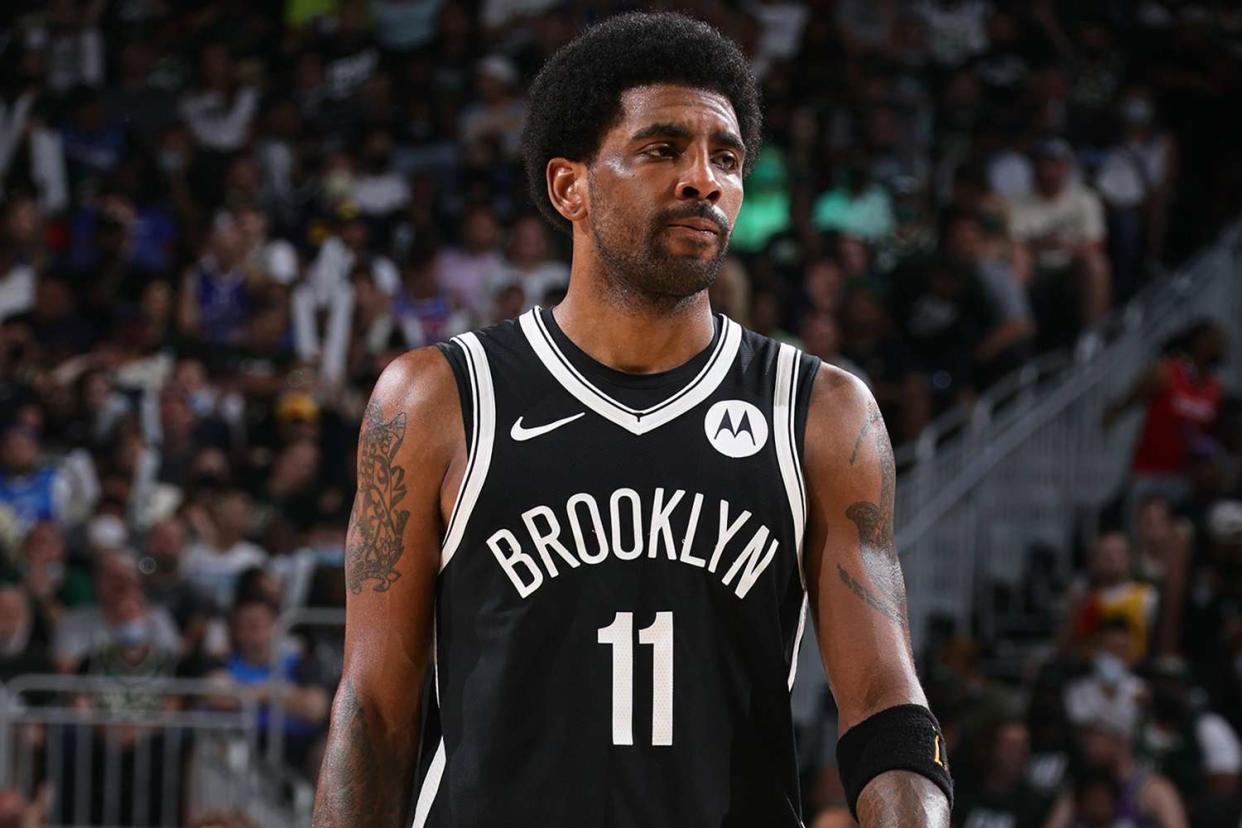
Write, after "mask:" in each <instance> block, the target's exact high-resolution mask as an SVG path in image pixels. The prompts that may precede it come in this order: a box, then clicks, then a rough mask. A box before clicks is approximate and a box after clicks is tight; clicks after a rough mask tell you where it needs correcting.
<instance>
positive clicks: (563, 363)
mask: <svg viewBox="0 0 1242 828" xmlns="http://www.w3.org/2000/svg"><path fill="white" fill-rule="evenodd" d="M721 319H722V320H723V321H722V325H723V328H722V330H721V332H720V336H719V337H718V338H717V341H716V347H715V348H714V349H713V350H712V353H711V356H710V357H709V358H708V360H707V364H705V365H704V366H703V369H702V370H701V371H699V373H698V375H697V376H695V378H694V379H692V380H690V382H689V383H687V384H686V385H685V386H684V387H683V388H682V389H681V390H679V391H677V392H676V393H675V394H673V395H672V396H670V397H667V398H666V399H664V400H663V401H661V402H658V403H656V404H655V405H653V406H650V407H648V408H644V409H635V408H630V407H629V406H626V405H623V404H622V403H620V402H618V401H617V400H615V399H613V398H612V397H610V396H609V395H608V394H606V393H604V392H603V391H602V390H600V389H599V388H598V387H597V386H595V385H593V384H592V383H591V382H590V381H589V380H588V379H587V378H586V377H584V376H583V375H582V373H581V372H580V371H579V370H578V369H577V368H575V367H574V366H573V363H571V362H570V361H569V359H568V358H567V357H566V356H565V354H564V352H562V351H561V349H560V346H558V345H557V344H556V340H555V339H553V338H552V335H551V333H549V332H548V330H547V326H546V325H545V324H544V322H543V319H542V317H541V316H540V308H539V307H535V308H532V309H531V310H529V311H527V312H526V313H524V314H522V317H521V320H520V322H521V325H522V333H523V334H525V335H526V339H527V341H528V342H530V346H531V348H533V349H534V351H535V355H536V356H537V357H539V361H540V362H542V363H543V365H544V367H545V368H547V369H548V372H549V373H550V374H552V377H553V378H554V379H555V380H556V381H557V382H558V383H560V384H561V386H562V387H564V389H565V390H566V391H568V392H569V393H570V394H572V395H573V396H574V397H575V398H576V399H577V400H578V402H580V403H582V404H583V405H585V406H586V407H587V408H588V409H590V410H591V411H594V412H595V413H596V414H598V415H600V416H601V417H603V418H604V419H606V420H609V421H610V422H613V423H615V424H616V425H619V426H621V428H624V429H625V430H626V431H628V432H630V433H631V434H636V435H643V434H646V433H647V432H649V431H653V430H655V429H657V428H659V427H660V426H662V425H664V424H665V423H668V422H671V421H672V420H675V419H677V418H678V417H680V416H681V415H682V414H685V413H686V412H687V411H689V410H691V409H692V408H694V407H695V406H696V405H698V404H699V403H701V402H703V400H705V399H707V398H708V397H709V396H710V395H711V393H712V392H713V391H715V390H716V389H717V388H718V387H719V386H720V383H721V382H723V381H724V378H725V376H726V375H727V374H728V373H729V369H730V368H731V367H732V366H733V360H734V359H735V358H736V357H737V352H738V348H739V346H740V345H741V342H742V327H741V326H740V325H738V324H737V323H736V322H734V321H733V320H731V319H729V318H728V317H721Z"/></svg>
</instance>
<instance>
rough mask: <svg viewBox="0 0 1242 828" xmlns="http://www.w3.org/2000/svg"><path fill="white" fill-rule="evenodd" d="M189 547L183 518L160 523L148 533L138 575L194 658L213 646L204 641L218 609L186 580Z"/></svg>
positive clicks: (184, 646) (146, 590)
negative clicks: (170, 619) (170, 618)
mask: <svg viewBox="0 0 1242 828" xmlns="http://www.w3.org/2000/svg"><path fill="white" fill-rule="evenodd" d="M187 546H188V540H187V530H186V526H185V523H184V521H182V520H181V518H179V517H177V516H175V515H170V516H169V517H166V518H164V519H163V520H160V521H159V522H157V523H156V524H155V525H153V526H152V527H151V529H150V530H149V531H148V532H147V536H146V547H145V549H144V550H143V551H144V553H145V554H143V555H142V557H140V558H139V559H138V572H139V573H140V574H141V575H142V590H143V592H144V593H145V594H146V595H147V597H148V599H149V600H150V602H151V605H152V606H153V607H156V608H159V609H162V610H164V611H166V612H167V613H168V614H169V615H170V616H171V617H172V619H173V621H174V622H175V623H176V625H177V630H178V632H179V633H180V635H181V641H182V650H183V652H184V653H185V654H186V655H187V657H193V656H194V655H196V654H201V652H202V650H203V648H204V647H209V646H210V645H209V644H208V643H207V642H206V641H205V640H204V639H205V637H206V636H207V632H208V624H209V622H210V619H211V615H212V611H213V609H214V606H213V603H212V601H211V600H210V598H209V597H208V596H205V595H203V594H202V592H200V591H199V590H198V589H197V588H196V587H195V586H194V585H193V584H191V583H190V582H189V581H188V580H187V579H186V577H185V572H184V569H185V567H184V563H183V561H184V559H185V557H186V548H187Z"/></svg>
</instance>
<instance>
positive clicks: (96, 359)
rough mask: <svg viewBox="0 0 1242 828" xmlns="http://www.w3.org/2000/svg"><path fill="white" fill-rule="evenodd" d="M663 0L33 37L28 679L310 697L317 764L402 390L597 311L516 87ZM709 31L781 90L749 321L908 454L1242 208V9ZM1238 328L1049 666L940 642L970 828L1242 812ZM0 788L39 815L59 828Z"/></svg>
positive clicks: (772, 107)
mask: <svg viewBox="0 0 1242 828" xmlns="http://www.w3.org/2000/svg"><path fill="white" fill-rule="evenodd" d="M636 5H637V4H633V3H626V2H615V1H614V0H590V2H575V3H566V2H548V0H527V1H526V2H521V3H511V2H503V0H480V2H458V0H418V2H408V1H407V0H316V2H303V1H302V0H289V2H276V1H275V0H268V1H267V2H264V0H259V1H258V2H255V0H250V1H249V2H241V0H212V2H196V3H188V4H183V3H168V2H159V0H155V2H122V1H121V0H56V1H55V2H44V0H12V1H11V2H8V3H4V4H3V8H0V30H2V32H3V36H2V37H0V67H2V69H3V71H0V550H2V551H3V567H0V677H2V678H8V677H11V676H14V675H17V674H20V673H24V672H46V671H49V670H52V669H55V670H59V671H63V672H73V673H84V674H91V675H101V674H104V675H130V676H132V675H137V674H145V675H157V674H158V675H170V676H171V675H179V676H212V677H214V678H216V679H218V680H221V681H232V682H237V683H240V684H245V685H251V686H253V687H256V688H258V690H259V695H260V698H261V699H266V698H267V696H266V687H267V686H268V684H269V683H270V681H271V679H272V670H273V664H276V665H277V667H276V669H279V670H281V671H283V673H284V678H285V679H286V680H287V683H286V685H285V687H286V688H287V693H288V697H287V699H286V707H287V709H288V711H289V718H287V719H286V725H285V729H286V733H285V735H286V747H287V748H290V749H291V750H296V751H297V755H298V756H309V757H312V760H311V761H309V762H307V763H306V764H305V766H303V767H300V770H302V771H304V772H305V773H307V774H308V775H309V776H311V777H313V775H314V773H315V770H316V769H315V767H314V760H313V757H314V756H315V755H316V752H315V743H316V741H317V740H318V739H319V738H321V736H322V734H323V729H324V726H325V715H326V709H327V703H328V699H330V697H331V693H332V691H333V689H334V685H335V678H336V673H337V671H339V635H337V636H336V637H333V636H330V635H326V634H325V635H323V636H304V637H303V638H301V639H298V641H296V642H294V643H295V644H296V645H297V646H295V647H293V648H291V649H290V650H289V652H288V653H287V654H285V653H284V650H283V649H282V648H284V647H285V644H286V642H284V641H282V640H278V636H277V632H276V630H275V622H276V618H277V616H278V613H279V612H281V611H282V610H287V609H290V608H296V607H302V606H341V605H342V604H343V578H342V575H341V566H342V560H343V550H342V545H343V539H344V529H345V525H346V522H347V519H348V514H349V508H350V503H351V500H352V493H353V476H354V463H353V453H354V449H355V438H356V434H357V429H358V424H359V420H360V417H361V413H362V407H363V405H364V404H365V401H366V398H367V396H368V394H369V391H370V388H371V385H372V384H373V382H374V380H375V378H376V377H377V376H378V375H379V372H380V371H381V370H382V369H383V368H384V366H385V365H386V364H387V363H388V362H389V361H390V360H391V359H392V358H394V357H395V356H396V355H398V354H400V353H401V352H403V351H404V350H406V349H408V348H412V347H417V346H421V345H426V344H429V343H434V342H437V341H440V340H443V339H445V338H447V337H450V336H452V335H454V334H456V333H459V332H461V331H464V330H467V329H469V328H471V327H473V326H477V325H484V324H488V323H491V322H494V321H498V320H501V319H505V318H509V317H512V316H513V315H515V314H517V313H520V312H521V311H522V310H523V309H526V308H529V307H531V306H532V305H535V304H544V305H552V304H555V303H556V302H557V301H558V300H559V298H560V297H561V296H563V295H564V291H565V289H566V285H567V280H568V275H569V268H568V259H567V254H568V239H567V238H566V237H564V236H563V235H561V234H558V233H557V232H555V231H554V230H553V229H552V228H550V227H548V226H547V225H545V224H544V223H543V222H542V221H541V220H540V219H539V218H538V216H537V214H536V213H535V211H534V210H533V208H532V206H531V204H530V203H529V201H528V197H527V194H526V182H525V181H524V180H523V175H522V172H521V164H520V159H519V158H518V153H519V139H520V134H521V128H522V123H523V119H524V117H525V113H526V105H525V100H524V92H523V90H524V89H525V88H526V86H527V85H528V83H529V82H530V80H531V79H532V77H533V76H534V73H535V72H536V71H537V70H538V68H539V66H540V64H541V62H542V61H543V60H544V59H546V58H547V57H548V56H549V55H550V54H551V53H552V52H553V51H554V50H555V49H556V48H557V47H558V46H559V45H561V44H562V43H564V42H565V41H567V40H568V39H569V38H571V37H572V36H573V35H574V34H575V33H576V32H577V31H579V30H580V29H581V27H582V26H584V25H587V24H589V23H591V22H592V21H595V20H598V19H600V18H602V17H604V16H606V15H608V14H612V13H614V12H617V11H621V10H625V9H628V8H631V7H634V6H636ZM652 5H653V4H644V7H646V8H651V7H652ZM674 5H676V7H677V8H680V9H683V10H688V11H691V12H692V13H695V14H697V15H699V16H701V17H703V18H705V19H707V20H709V21H710V22H712V23H714V24H715V25H717V26H718V27H719V28H721V29H722V30H723V31H725V32H726V33H728V34H730V35H732V36H734V37H735V38H737V39H738V40H739V41H740V42H741V43H742V44H744V46H745V48H746V49H747V51H748V52H749V54H750V55H751V56H752V58H753V61H754V67H755V70H756V72H757V73H758V75H759V77H760V78H761V80H762V85H763V90H764V97H765V107H766V134H765V144H764V146H763V148H762V150H761V151H760V155H759V158H758V160H757V163H756V165H755V171H754V174H753V175H752V176H751V178H750V179H749V181H748V182H747V198H746V202H745V205H744V207H743V209H742V212H741V215H740V216H739V218H738V222H737V227H736V229H735V232H734V235H733V241H732V246H731V253H730V255H729V258H728V260H727V261H726V263H725V265H724V268H723V271H722V274H721V277H720V280H719V282H718V283H717V285H716V286H715V287H714V288H713V289H712V299H713V303H714V305H715V306H716V307H717V308H718V309H719V310H721V311H722V312H725V313H728V314H730V315H731V316H733V317H734V318H736V319H737V320H738V321H740V322H743V323H745V324H747V325H749V326H751V327H753V328H754V329H755V330H758V331H760V332H762V333H765V334H768V335H771V336H774V337H777V338H780V339H783V340H787V341H790V342H794V343H795V344H798V345H800V346H801V347H804V348H806V349H808V350H809V351H811V352H812V353H815V354H817V355H819V356H820V357H821V358H823V359H824V360H827V361H829V362H832V363H834V364H838V365H841V366H843V367H845V368H847V369H848V370H850V371H853V372H855V373H856V374H858V375H859V376H860V377H861V378H863V379H864V381H866V382H867V383H868V384H869V385H870V386H871V388H872V390H873V391H874V393H875V396H876V398H877V399H878V400H879V402H880V405H881V407H882V409H883V412H884V415H885V418H886V422H887V423H888V426H889V428H890V430H891V432H892V434H893V438H894V442H895V443H904V442H908V441H912V440H914V439H916V438H917V437H918V435H919V434H920V433H921V432H922V430H923V429H924V428H925V427H926V426H927V424H928V423H929V422H930V421H931V420H932V419H933V418H934V417H936V416H937V415H939V414H942V413H944V412H946V411H949V410H951V409H953V408H955V407H957V406H967V407H968V406H970V405H971V403H972V401H973V400H974V399H975V398H976V397H977V396H978V394H979V393H980V392H981V391H982V390H984V389H986V388H987V387H988V386H989V385H991V384H992V383H994V382H995V381H996V380H997V379H999V378H1000V377H1002V376H1004V375H1006V374H1007V373H1009V372H1011V371H1013V370H1015V369H1017V368H1019V367H1021V366H1022V365H1024V364H1026V363H1027V362H1028V361H1029V360H1030V359H1031V358H1032V357H1034V356H1036V355H1038V354H1040V353H1043V352H1046V351H1047V350H1048V349H1052V348H1060V347H1067V346H1073V345H1074V344H1075V343H1076V342H1079V341H1081V339H1082V337H1084V336H1085V337H1087V338H1088V339H1089V338H1091V337H1098V336H1101V335H1102V330H1101V325H1102V323H1103V322H1104V320H1105V319H1106V317H1107V316H1108V314H1109V312H1110V311H1111V310H1113V309H1115V308H1117V307H1118V306H1119V305H1120V304H1121V303H1123V302H1125V301H1126V300H1128V299H1129V298H1131V297H1132V296H1134V295H1135V293H1136V292H1138V291H1139V290H1141V289H1142V288H1143V287H1144V286H1145V285H1146V284H1148V283H1150V282H1152V281H1153V280H1159V279H1162V278H1164V277H1165V274H1166V273H1167V272H1168V269H1169V268H1170V267H1171V266H1175V265H1177V264H1178V263H1179V262H1181V261H1183V260H1184V259H1185V258H1186V257H1187V256H1189V254H1191V253H1192V252H1193V251H1194V250H1196V249H1197V248H1198V247H1200V246H1201V245H1203V244H1205V243H1206V242H1208V241H1210V240H1211V239H1212V237H1213V235H1214V234H1215V233H1216V232H1217V230H1219V228H1221V227H1222V226H1223V225H1224V223H1225V222H1226V221H1227V220H1229V219H1230V218H1232V217H1233V215H1234V214H1235V213H1236V210H1237V206H1238V204H1239V203H1242V155H1239V154H1238V153H1237V151H1236V148H1237V147H1238V146H1240V145H1242V107H1238V106H1237V101H1238V100H1240V99H1242V14H1240V13H1239V11H1238V9H1237V7H1236V4H1234V3H1231V2H1227V1H1226V0H1219V1H1218V2H1212V0H1202V1H1201V2H1194V1H1193V0H1143V2H1134V3H1130V2H1114V1H1113V0H1093V1H1092V2H1076V3H1070V2H1061V1H1059V0H1030V1H1029V2H1013V1H1009V0H871V2H859V1H858V0H835V2H834V0H749V1H748V2H732V3H709V2H687V3H679V4H668V3H655V4H654V6H658V7H672V6H674ZM1229 334H1230V332H1227V331H1224V330H1222V329H1221V328H1220V327H1219V326H1216V325H1212V324H1207V323H1205V324H1203V325H1199V326H1195V327H1194V328H1193V329H1191V330H1188V331H1186V332H1185V335H1184V336H1181V337H1179V338H1178V339H1177V340H1176V341H1173V342H1170V343H1168V344H1167V347H1166V348H1165V349H1164V352H1163V353H1162V355H1161V356H1160V358H1159V359H1158V360H1157V361H1156V362H1155V363H1154V364H1153V365H1152V367H1151V370H1150V371H1149V372H1148V373H1147V374H1146V375H1145V376H1144V377H1143V378H1142V380H1141V381H1140V382H1139V383H1138V384H1137V385H1136V387H1135V388H1134V389H1133V391H1132V393H1130V394H1129V395H1127V396H1126V397H1125V398H1123V399H1119V400H1116V401H1113V405H1112V406H1111V407H1110V412H1109V418H1108V423H1111V422H1112V421H1113V420H1114V419H1116V417H1118V416H1120V415H1121V414H1122V413H1123V412H1125V411H1126V410H1128V409H1131V408H1134V407H1141V408H1143V417H1144V418H1145V420H1144V426H1143V430H1142V436H1141V437H1140V439H1139V442H1138V444H1137V446H1136V447H1135V450H1134V460H1133V473H1132V476H1131V480H1130V483H1129V484H1128V486H1127V488H1126V490H1125V491H1124V492H1119V493H1118V503H1117V508H1116V509H1115V518H1116V519H1115V521H1114V522H1113V525H1110V526H1107V527H1104V529H1103V530H1102V531H1101V532H1100V533H1099V535H1098V537H1097V538H1096V539H1095V541H1094V543H1092V544H1091V545H1090V548H1089V549H1086V550H1084V551H1083V555H1082V558H1083V560H1082V571H1081V574H1080V576H1079V577H1078V578H1077V579H1076V580H1075V581H1074V582H1073V583H1071V584H1067V585H1065V586H1066V589H1065V591H1064V594H1060V593H1058V594H1056V595H1055V596H1054V600H1051V601H1050V603H1049V605H1048V606H1046V607H1043V611H1044V613H1045V615H1046V616H1047V624H1046V625H1045V635H1044V637H1043V639H1041V642H1040V646H1039V647H1036V648H1034V650H1033V652H1034V653H1035V655H1032V656H1031V658H1030V659H1029V661H1028V663H1024V665H1023V666H1022V669H1021V670H1019V671H1017V672H1016V673H1015V672H1014V671H1012V670H1010V671H1005V670H1001V669H998V668H996V667H995V664H994V661H993V659H992V658H991V655H992V652H993V650H992V645H994V644H995V642H993V641H987V640H975V639H974V638H972V637H971V635H970V631H966V630H958V631H954V632H953V633H952V634H951V635H944V636H941V637H939V638H938V639H936V640H935V641H933V643H932V645H931V646H929V648H928V650H927V652H925V653H923V654H922V661H923V667H924V677H925V680H926V681H927V683H928V688H929V694H930V695H931V697H932V703H933V706H934V707H935V708H936V710H937V713H938V714H939V715H940V718H941V720H942V722H944V725H945V731H946V735H948V736H950V737H951V738H950V753H951V755H952V757H953V762H954V769H955V774H956V776H957V778H958V803H959V807H958V808H957V815H956V816H955V822H956V824H957V825H961V826H967V828H1020V827H1021V826H1028V825H1029V826H1036V825H1048V826H1070V825H1082V826H1100V828H1120V826H1138V825H1160V826H1179V825H1187V824H1190V825H1195V826H1208V828H1212V826H1218V825H1219V826H1225V825H1229V826H1236V825H1237V824H1238V820H1239V808H1240V807H1242V789H1240V786H1239V773H1240V772H1242V756H1240V751H1239V747H1238V737H1237V729H1238V728H1239V727H1242V485H1240V480H1239V474H1238V469H1239V467H1240V466H1242V405H1240V404H1239V401H1238V400H1236V399H1231V398H1230V397H1228V396H1227V395H1226V394H1225V393H1224V390H1223V388H1222V386H1221V384H1220V381H1219V379H1218V378H1217V376H1216V369H1217V367H1218V366H1219V363H1220V360H1221V359H1222V358H1223V356H1224V353H1225V344H1226V341H1227V337H1228V336H1229ZM1232 334H1233V335H1234V336H1236V335H1237V331H1233V332H1232ZM1106 426H1107V424H1106ZM1066 519H1067V520H1069V516H1067V517H1066ZM994 553H995V554H1004V553H1005V550H995V551H994ZM811 651H812V652H813V651H814V650H813V649H812V650H811ZM274 656H278V657H277V658H275V660H273V657H274ZM803 707H804V709H805V711H806V713H805V717H804V722H803V724H802V725H800V732H803V733H805V734H811V733H817V732H821V731H823V732H827V733H829V735H831V731H832V729H833V728H834V724H833V722H832V717H833V715H834V714H833V709H832V706H831V700H830V699H828V698H812V699H810V700H809V701H808V702H807V703H806V704H805V705H803ZM264 709H265V710H266V706H265V708H264ZM264 715H266V713H264ZM808 744H809V743H808ZM290 746H292V747H290ZM802 753H803V762H804V778H805V779H807V780H808V786H807V811H808V814H809V816H808V819H807V822H808V824H811V823H812V817H813V816H814V815H815V814H818V821H817V822H815V823H814V824H815V825H818V826H824V825H831V824H841V823H840V820H841V819H842V811H841V802H842V795H841V792H840V785H839V781H836V780H835V778H834V773H835V771H834V769H833V767H832V764H833V759H832V756H831V750H830V749H827V748H824V749H818V748H815V747H814V746H813V745H812V746H811V747H809V748H808V749H804V750H802ZM3 797H8V798H3ZM0 799H2V802H0V804H2V805H3V808H0V811H2V813H0V820H7V821H6V822H4V823H3V824H6V825H7V824H13V825H18V824H21V825H25V824H27V823H26V822H22V821H21V820H23V819H25V820H30V819H38V817H37V816H35V817H31V816H30V814H32V813H37V812H38V811H39V809H40V808H44V809H46V806H45V805H40V804H39V802H41V801H42V800H38V801H36V802H34V803H32V802H29V801H27V800H25V799H22V798H20V797H18V795H17V794H15V793H13V792H5V793H4V794H3V795H0ZM19 799H20V801H19ZM239 820H240V818H239V817H234V816H231V815H221V816H219V817H212V818H210V819H207V820H206V821H203V822H200V823H199V824H201V825H213V826H214V825H242V824H244V822H242V821H239Z"/></svg>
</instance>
